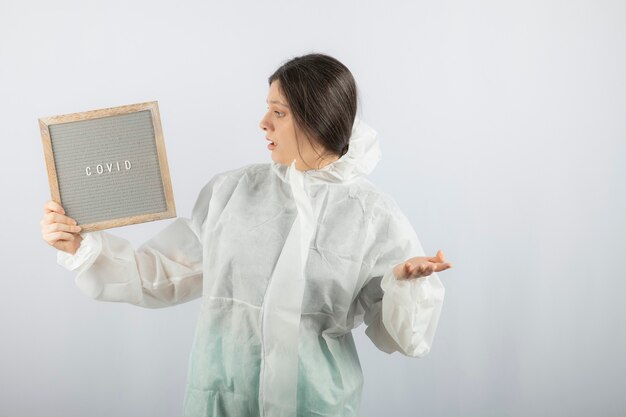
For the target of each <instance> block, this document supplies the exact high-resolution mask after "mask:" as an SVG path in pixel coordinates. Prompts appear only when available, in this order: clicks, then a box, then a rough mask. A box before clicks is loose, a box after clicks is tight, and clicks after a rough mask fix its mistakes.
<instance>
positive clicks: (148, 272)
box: [42, 54, 451, 417]
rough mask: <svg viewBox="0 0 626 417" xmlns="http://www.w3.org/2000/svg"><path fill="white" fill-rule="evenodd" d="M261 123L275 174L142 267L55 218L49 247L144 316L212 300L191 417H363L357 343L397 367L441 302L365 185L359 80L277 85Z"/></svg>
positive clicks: (192, 387) (280, 80)
mask: <svg viewBox="0 0 626 417" xmlns="http://www.w3.org/2000/svg"><path fill="white" fill-rule="evenodd" d="M267 103H268V112H267V113H266V114H265V116H264V117H263V119H262V120H261V122H260V127H261V129H263V130H264V131H265V135H266V138H265V139H266V140H268V141H269V142H270V143H269V144H268V149H269V150H271V154H272V161H271V163H269V164H253V165H248V166H244V167H242V168H239V169H235V170H231V171H227V172H224V173H221V174H218V175H216V176H215V177H213V178H212V179H211V180H210V181H209V182H208V183H207V184H206V185H205V186H204V188H203V189H202V190H201V191H200V194H199V196H198V199H197V201H196V203H195V206H194V208H193V211H192V216H191V219H187V218H178V219H176V220H175V221H174V222H172V223H171V224H170V225H169V226H167V227H166V228H165V229H164V230H162V231H161V232H160V233H158V234H157V235H156V236H154V237H153V238H152V239H150V240H148V241H147V242H146V243H144V244H143V245H141V246H140V247H139V248H138V249H137V250H136V251H135V250H134V248H133V247H132V246H131V244H130V243H129V242H128V241H127V240H125V239H122V238H119V237H117V236H114V235H112V234H109V233H108V232H105V231H98V232H91V233H84V234H82V235H81V234H80V233H79V232H80V228H79V227H78V226H76V225H75V222H73V220H72V219H71V218H69V217H67V216H65V215H64V214H63V209H62V207H61V206H60V205H58V204H57V203H55V202H52V201H50V202H48V203H46V208H45V210H46V214H45V215H44V218H43V220H42V234H43V236H44V239H45V240H46V241H47V242H48V243H49V244H50V245H52V246H54V247H56V248H58V249H59V252H58V262H59V263H60V264H62V265H64V266H65V267H66V268H68V269H70V270H74V271H76V273H77V275H76V283H77V285H78V287H79V288H80V289H81V290H83V291H84V292H85V293H86V294H87V295H89V296H91V297H93V298H95V299H97V300H105V301H123V302H128V303H131V304H136V305H139V306H143V307H165V306H169V305H173V304H178V303H183V302H186V301H189V300H192V299H194V298H199V297H201V298H202V306H201V312H200V317H199V320H198V324H197V328H196V335H195V338H194V344H193V350H192V354H191V358H190V362H189V370H188V372H189V374H188V382H187V390H186V395H185V415H186V416H257V415H261V416H290V417H293V416H295V415H298V416H303V415H307V416H308V415H316V416H356V415H357V413H358V407H359V403H360V398H361V391H362V384H363V379H362V373H361V367H360V363H359V359H358V356H357V351H356V348H355V345H354V341H353V339H352V333H351V330H352V329H353V328H355V327H357V326H358V325H360V324H361V323H362V322H363V321H364V322H365V323H366V325H367V329H366V333H367V335H368V336H369V337H370V339H371V340H372V341H373V342H374V344H375V345H376V346H377V347H378V348H379V349H380V350H382V351H384V352H388V353H391V352H394V351H399V352H401V353H403V354H405V355H408V356H415V357H421V356H423V355H425V354H426V353H427V352H428V351H429V350H430V347H431V344H432V341H433V337H434V332H435V329H436V327H437V322H438V319H439V314H440V310H441V305H442V301H443V296H444V288H443V286H442V285H441V282H440V281H439V278H438V277H437V275H435V274H434V272H440V271H443V270H445V269H447V268H450V267H451V264H450V263H448V262H446V261H445V260H444V257H443V253H442V252H441V251H439V252H438V253H437V256H435V257H426V256H423V255H424V251H423V249H422V247H421V245H420V243H419V241H418V238H417V236H416V234H415V232H414V231H413V228H412V227H411V224H410V223H409V221H408V220H407V218H406V217H405V216H404V215H403V214H402V212H401V211H400V210H399V208H398V207H397V205H396V204H395V202H394V201H393V199H391V198H390V197H388V196H387V195H386V194H383V193H381V192H380V191H378V190H377V189H376V188H375V187H374V186H373V185H372V184H371V183H370V182H369V181H368V180H366V179H365V178H364V175H365V174H367V173H369V172H370V171H371V170H372V169H373V168H374V166H375V165H376V164H377V162H378V160H379V158H380V151H379V146H378V140H377V137H376V132H375V131H374V130H372V129H371V128H370V127H368V126H367V125H366V124H364V123H363V122H362V121H360V120H359V119H358V118H357V117H356V110H357V95H356V85H355V82H354V79H353V77H352V74H351V73H350V71H349V70H348V69H347V68H346V67H345V66H344V65H343V64H342V63H340V62H339V61H337V60H336V59H334V58H332V57H330V56H327V55H322V54H309V55H305V56H301V57H297V58H294V59H292V60H290V61H288V62H286V63H285V64H284V65H282V66H281V67H280V68H278V70H277V71H276V72H275V73H274V74H272V75H271V76H270V77H269V94H268V98H267Z"/></svg>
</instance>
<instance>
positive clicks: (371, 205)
mask: <svg viewBox="0 0 626 417" xmlns="http://www.w3.org/2000/svg"><path fill="white" fill-rule="evenodd" d="M350 191H351V193H352V194H354V195H356V196H357V197H358V198H359V199H360V200H362V202H363V204H364V207H367V208H368V211H369V214H370V216H371V218H372V219H374V220H376V219H378V220H389V219H390V218H397V217H402V216H403V214H402V210H401V209H400V207H399V206H398V203H397V202H396V200H395V199H394V198H393V196H391V194H389V193H387V192H386V191H384V190H382V189H380V188H379V187H378V186H376V185H375V184H373V183H372V182H371V181H369V180H368V179H366V178H361V179H360V180H359V181H357V182H355V183H354V184H352V185H351V190H350Z"/></svg>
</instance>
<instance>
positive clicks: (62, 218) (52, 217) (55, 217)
mask: <svg viewBox="0 0 626 417" xmlns="http://www.w3.org/2000/svg"><path fill="white" fill-rule="evenodd" d="M44 219H45V221H44V223H45V224H52V223H65V224H77V222H76V220H74V219H72V218H71V217H68V216H66V215H64V214H59V213H56V212H50V213H48V214H46V215H45V216H44Z"/></svg>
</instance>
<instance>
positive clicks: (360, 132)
mask: <svg viewBox="0 0 626 417" xmlns="http://www.w3.org/2000/svg"><path fill="white" fill-rule="evenodd" d="M380 157H381V152H380V144H379V140H378V133H377V132H376V130H374V129H373V128H372V127H370V126H369V125H367V124H366V123H364V122H363V121H362V120H361V119H360V118H359V117H358V116H357V117H356V118H355V119H354V125H353V126H352V135H351V136H350V142H349V147H348V152H346V153H345V154H344V155H343V156H342V157H341V158H339V159H338V160H336V161H335V162H333V163H331V164H328V165H326V166H325V167H324V168H322V169H317V170H316V169H312V170H308V171H303V174H304V175H306V176H307V177H308V178H312V179H316V180H320V181H326V182H342V183H346V182H352V181H354V180H356V179H358V178H359V177H362V176H364V175H367V174H369V173H371V172H372V171H373V170H374V168H375V167H376V165H377V164H378V161H380ZM294 164H295V161H294V162H292V165H294ZM289 168H290V167H289V166H287V165H282V164H279V163H277V162H274V161H272V169H273V170H274V172H276V174H277V175H278V176H279V177H280V178H281V179H282V180H283V181H285V182H288V178H289V177H288V171H289ZM294 168H295V167H294Z"/></svg>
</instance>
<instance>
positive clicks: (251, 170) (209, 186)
mask: <svg viewBox="0 0 626 417" xmlns="http://www.w3.org/2000/svg"><path fill="white" fill-rule="evenodd" d="M269 174H270V164H248V165H244V166H241V167H239V168H234V169H229V170H227V171H222V172H219V173H217V174H215V175H214V176H213V177H212V178H211V179H210V180H209V181H208V182H207V183H206V184H205V185H204V187H203V188H202V190H201V193H207V192H211V193H212V192H214V191H216V190H217V189H219V188H224V187H227V188H229V187H228V186H229V185H230V186H231V188H232V186H235V185H236V184H238V183H239V182H241V180H242V179H244V178H246V177H250V176H253V177H257V176H259V175H269Z"/></svg>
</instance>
